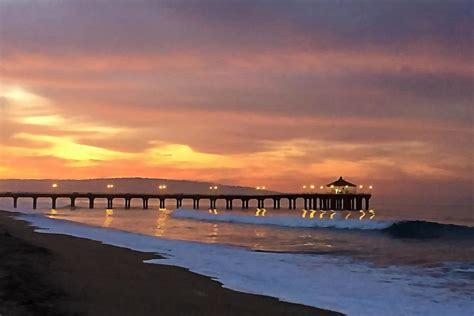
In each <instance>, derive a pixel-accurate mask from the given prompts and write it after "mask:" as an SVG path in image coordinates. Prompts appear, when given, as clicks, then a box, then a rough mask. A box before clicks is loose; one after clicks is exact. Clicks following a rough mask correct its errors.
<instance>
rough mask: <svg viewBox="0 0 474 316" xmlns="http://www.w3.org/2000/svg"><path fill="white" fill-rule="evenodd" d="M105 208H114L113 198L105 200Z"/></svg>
mask: <svg viewBox="0 0 474 316" xmlns="http://www.w3.org/2000/svg"><path fill="white" fill-rule="evenodd" d="M107 208H108V209H113V208H114V199H113V198H107Z"/></svg>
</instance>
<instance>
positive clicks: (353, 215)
mask: <svg viewBox="0 0 474 316" xmlns="http://www.w3.org/2000/svg"><path fill="white" fill-rule="evenodd" d="M47 205H48V203H44V205H43V206H47ZM39 206H41V205H39ZM101 206H102V207H103V208H100V207H101ZM105 206H106V203H105V201H104V204H103V205H101V204H99V203H97V205H96V207H97V208H96V209H92V210H90V209H89V208H88V205H87V201H84V203H82V204H81V203H78V204H77V205H76V209H75V210H71V209H70V208H68V207H67V205H63V206H62V207H61V205H60V204H59V203H58V208H57V209H54V210H52V209H49V208H44V209H38V210H37V211H36V212H37V213H39V212H42V213H44V214H45V215H47V216H48V217H52V218H59V219H66V220H71V221H76V222H80V223H84V224H88V225H94V226H100V227H108V228H113V229H119V230H125V231H131V232H136V233H140V234H146V235H151V236H157V237H162V238H169V239H178V240H190V241H198V242H206V243H222V244H231V245H236V246H242V247H248V248H251V249H255V250H260V251H278V252H304V253H318V254H332V255H349V256H351V257H353V258H356V259H363V260H368V261H371V262H373V263H375V264H379V265H392V264H409V265H412V264H416V265H420V264H421V265H436V264H439V263H442V262H445V261H467V262H472V258H474V245H473V243H472V240H468V242H465V241H457V242H456V243H453V242H450V241H446V242H445V241H444V240H443V239H437V240H433V241H429V240H403V239H396V238H393V237H391V236H389V235H388V234H385V233H382V232H380V231H362V230H355V229H315V228H301V227H300V228H289V227H280V226H270V225H250V224H239V223H228V222H209V221H207V222H206V221H198V220H193V219H180V218H174V217H172V216H171V214H172V212H173V211H172V210H163V209H158V208H150V209H148V210H143V209H142V208H141V207H139V206H138V205H136V206H135V207H133V205H132V208H131V209H128V210H126V209H123V208H114V209H113V210H107V209H106V207H105ZM196 212H204V213H206V214H209V215H212V216H214V215H215V216H221V215H225V214H237V215H242V216H252V217H253V216H255V217H272V216H291V217H294V218H299V219H302V218H303V219H304V220H305V221H320V220H321V221H335V220H352V221H353V220H360V221H374V220H386V219H387V218H388V219H392V218H393V215H390V214H389V216H387V214H384V213H383V212H379V211H378V212H375V211H374V210H370V211H359V212H357V211H353V212H350V211H321V210H311V209H310V210H301V209H300V210H284V209H281V210H273V209H264V208H257V209H253V210H252V209H249V210H239V209H234V210H223V209H210V210H199V211H196ZM380 214H382V215H380ZM391 216H392V217H391Z"/></svg>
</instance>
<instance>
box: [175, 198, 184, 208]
mask: <svg viewBox="0 0 474 316" xmlns="http://www.w3.org/2000/svg"><path fill="white" fill-rule="evenodd" d="M181 205H183V199H176V208H180V207H181Z"/></svg>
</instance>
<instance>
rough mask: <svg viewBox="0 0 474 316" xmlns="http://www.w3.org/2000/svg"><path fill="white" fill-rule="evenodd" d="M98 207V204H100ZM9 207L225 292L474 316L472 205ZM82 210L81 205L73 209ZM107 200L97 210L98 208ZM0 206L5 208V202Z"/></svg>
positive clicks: (376, 311)
mask: <svg viewBox="0 0 474 316" xmlns="http://www.w3.org/2000/svg"><path fill="white" fill-rule="evenodd" d="M98 201H99V200H98ZM68 202H69V201H68V200H66V199H65V200H61V199H60V200H58V208H57V209H55V210H51V209H49V208H48V206H49V203H50V201H49V200H46V199H45V200H41V199H40V200H39V203H40V204H39V206H40V207H39V208H38V209H37V210H34V211H33V210H32V209H31V201H30V200H28V199H20V200H19V208H18V209H17V211H21V212H23V213H24V215H22V216H21V218H22V219H25V220H27V221H29V222H31V223H32V224H33V225H35V226H36V227H38V229H39V231H41V232H45V233H63V234H69V235H73V236H79V237H84V238H90V239H95V240H100V241H103V242H104V243H108V244H112V245H117V246H122V247H127V248H131V249H135V250H139V251H150V252H156V253H160V254H162V255H164V257H165V259H156V260H155V259H154V260H151V261H150V262H149V263H151V264H171V265H177V266H182V267H185V268H188V269H189V270H191V271H194V272H197V273H200V274H204V275H207V276H210V277H212V278H214V279H216V280H218V281H220V282H221V283H222V284H223V286H225V287H228V288H231V289H235V290H239V291H244V292H248V293H255V294H264V295H270V296H274V297H277V298H279V299H281V300H284V301H289V302H295V303H301V304H305V305H310V306H316V307H321V308H326V309H330V310H334V311H339V312H343V313H346V314H348V315H474V214H473V212H472V206H462V205H457V206H454V205H453V206H431V207H427V206H417V205H411V206H407V205H405V206H394V205H380V206H377V205H375V206H376V207H378V208H376V209H374V210H370V211H360V212H354V211H352V212H349V211H337V212H332V211H326V212H324V211H320V210H303V209H297V210H283V209H281V210H273V209H271V208H268V209H257V208H253V209H249V210H240V209H239V208H235V209H234V210H224V209H223V208H222V207H219V205H218V208H217V209H215V210H209V209H200V210H192V207H190V206H188V205H186V204H184V205H183V207H181V208H179V209H166V210H164V209H158V207H157V206H156V207H155V206H154V205H152V204H150V209H148V210H143V209H141V207H140V206H141V205H140V203H139V201H136V204H135V205H134V204H133V203H132V208H131V209H128V210H126V209H123V208H120V207H116V208H114V209H113V210H107V209H106V208H105V204H104V205H102V208H101V205H100V204H99V203H98V204H97V205H96V209H94V210H90V209H88V208H87V204H86V201H83V202H79V201H78V204H77V207H76V209H74V210H71V209H70V208H69V206H68ZM82 203H84V204H82ZM104 203H105V202H104ZM0 208H1V209H7V210H13V209H12V205H11V200H7V199H2V200H0Z"/></svg>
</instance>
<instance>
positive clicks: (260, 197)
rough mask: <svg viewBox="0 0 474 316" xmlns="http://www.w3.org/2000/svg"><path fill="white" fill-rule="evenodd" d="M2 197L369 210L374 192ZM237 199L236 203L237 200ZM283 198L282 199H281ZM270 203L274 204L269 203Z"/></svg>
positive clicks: (23, 194) (7, 194)
mask: <svg viewBox="0 0 474 316" xmlns="http://www.w3.org/2000/svg"><path fill="white" fill-rule="evenodd" d="M0 198H11V199H12V200H13V207H14V208H17V206H18V200H19V199H31V200H32V202H33V209H36V208H37V206H38V199H41V198H47V199H50V200H51V208H53V209H55V208H56V204H57V203H56V202H57V200H58V199H69V200H70V206H71V208H74V207H76V202H77V200H79V199H86V200H87V201H88V202H89V208H91V209H93V208H94V207H95V202H96V200H98V199H102V200H104V199H105V200H107V208H109V209H112V208H113V207H114V204H115V205H118V204H117V203H118V202H119V201H120V202H121V205H122V206H123V207H124V208H126V209H129V208H130V207H131V202H132V200H137V199H138V200H141V201H142V205H143V209H148V208H149V207H150V203H152V204H153V205H154V203H153V202H155V203H156V206H159V208H163V209H164V208H166V205H167V203H168V205H169V202H175V203H174V206H176V207H177V208H178V207H181V206H182V205H183V201H192V204H193V208H194V209H199V207H200V206H201V201H206V202H207V204H206V205H208V206H209V208H211V209H215V208H216V205H217V201H225V204H226V209H227V210H232V209H233V208H234V207H235V206H237V207H239V206H240V208H242V209H248V208H249V202H250V201H256V202H257V207H258V208H265V207H266V205H267V207H268V205H269V204H268V203H271V204H272V206H273V208H274V209H280V208H281V206H282V205H283V206H285V205H286V206H288V208H289V209H296V203H297V201H302V205H304V208H305V209H318V210H353V211H359V210H369V200H370V198H371V194H367V193H344V194H335V193H278V194H253V195H242V194H139V193H78V192H73V193H34V192H0ZM236 201H237V203H234V202H236ZM282 201H283V203H282ZM270 207H271V206H270Z"/></svg>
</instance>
